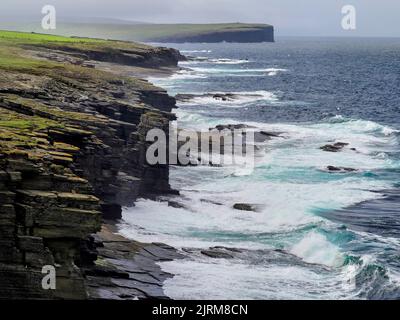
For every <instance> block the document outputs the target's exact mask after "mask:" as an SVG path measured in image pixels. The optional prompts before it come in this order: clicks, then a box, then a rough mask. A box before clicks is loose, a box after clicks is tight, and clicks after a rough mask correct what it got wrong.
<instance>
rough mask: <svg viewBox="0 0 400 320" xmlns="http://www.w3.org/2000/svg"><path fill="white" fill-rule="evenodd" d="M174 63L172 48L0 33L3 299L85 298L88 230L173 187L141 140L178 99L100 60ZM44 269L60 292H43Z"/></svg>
mask: <svg viewBox="0 0 400 320" xmlns="http://www.w3.org/2000/svg"><path fill="white" fill-rule="evenodd" d="M180 58H182V57H181V56H180V54H179V52H177V51H175V50H173V49H166V48H153V47H149V46H144V45H139V44H133V43H126V42H117V41H102V40H92V39H77V38H63V37H53V36H44V35H37V34H24V33H13V32H3V31H0V112H1V113H0V244H1V249H0V298H2V299H5V298H7V299H10V298H11V299H13V298H16V299H21V298H39V299H41V298H45V299H46V298H69V299H86V298H88V297H89V295H88V293H89V291H88V286H87V276H86V275H87V274H90V270H94V269H93V266H95V261H96V259H97V258H98V257H97V252H96V250H95V249H96V248H95V247H96V244H95V238H94V237H93V236H91V235H92V234H94V233H96V232H98V231H100V229H101V226H102V219H103V218H105V219H113V218H118V217H119V216H120V213H121V206H126V205H133V204H134V201H135V199H136V198H137V197H138V196H143V197H153V196H155V195H157V194H160V193H162V194H164V193H170V192H174V191H173V190H171V188H170V186H169V183H168V174H169V171H168V167H167V166H148V165H147V163H146V161H145V151H146V141H145V136H146V133H147V131H148V130H149V129H152V128H161V129H163V130H166V129H167V128H168V124H169V122H170V121H171V120H173V119H175V117H174V115H173V114H172V113H171V109H172V108H173V107H174V105H175V100H174V99H173V98H171V97H169V96H168V95H167V93H166V92H165V91H164V90H162V89H160V88H157V87H154V86H153V85H151V84H150V83H148V82H147V81H145V80H140V79H137V78H133V77H123V76H120V75H117V74H115V73H111V72H106V71H103V70H101V69H102V65H101V62H112V63H116V64H118V65H119V66H121V65H123V66H136V67H142V68H143V67H144V68H146V67H151V68H162V67H176V66H177V62H178V60H179V59H180ZM107 67H108V68H110V65H108V66H107ZM117 67H118V66H117V65H116V68H117ZM118 242H119V240H118V241H116V243H118ZM129 245H132V244H127V246H128V247H129ZM160 248H161V250H163V248H162V246H161V247H160ZM125 249H126V248H125ZM125 249H124V250H125ZM164 249H165V248H164ZM168 249H169V248H166V250H168ZM97 262H98V261H97ZM44 265H53V266H55V267H56V275H57V279H56V283H57V288H56V290H44V289H43V288H42V279H43V277H44V274H42V268H43V266H44ZM88 270H89V272H88ZM97 270H98V269H97ZM94 273H95V274H96V272H94Z"/></svg>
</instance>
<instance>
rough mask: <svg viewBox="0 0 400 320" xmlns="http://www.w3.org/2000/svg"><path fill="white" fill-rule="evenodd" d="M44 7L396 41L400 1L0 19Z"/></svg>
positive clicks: (263, 1)
mask: <svg viewBox="0 0 400 320" xmlns="http://www.w3.org/2000/svg"><path fill="white" fill-rule="evenodd" d="M47 4H50V5H54V6H55V8H56V10H57V17H58V18H60V19H61V18H70V17H75V18H82V19H84V18H86V17H90V18H93V17H102V18H113V19H128V20H134V21H144V22H150V23H179V22H180V23H217V22H257V23H268V24H272V25H274V27H275V30H276V35H277V36H374V37H375V36H377V37H379V36H384V37H400V0H112V1H110V0H1V2H0V19H3V21H5V20H8V19H13V20H14V19H15V20H23V19H27V20H28V19H32V17H35V18H36V17H37V19H38V21H39V20H40V19H41V8H42V7H43V6H44V5H47ZM344 5H353V6H354V7H355V9H356V30H343V29H342V26H341V20H342V18H343V15H342V13H341V9H342V7H343V6H344ZM5 17H7V18H5ZM28 17H29V18H28ZM38 23H39V22H38Z"/></svg>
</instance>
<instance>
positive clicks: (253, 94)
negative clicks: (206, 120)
mask: <svg viewBox="0 0 400 320" xmlns="http://www.w3.org/2000/svg"><path fill="white" fill-rule="evenodd" d="M193 94H194V95H196V93H193ZM218 94H221V95H224V94H227V93H224V92H209V93H208V95H207V96H195V97H194V98H193V99H190V100H189V101H187V102H186V101H185V102H179V104H180V105H185V104H190V105H192V104H198V105H225V106H226V105H230V106H233V107H235V106H236V107H240V106H242V105H244V104H246V105H247V104H249V103H253V102H257V101H268V102H271V103H273V102H277V101H278V100H279V99H278V97H277V95H276V94H275V93H273V92H270V91H265V90H258V91H240V92H229V94H233V95H235V97H234V98H233V99H227V100H221V99H216V98H214V97H213V95H218Z"/></svg>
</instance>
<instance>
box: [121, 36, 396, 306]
mask: <svg viewBox="0 0 400 320" xmlns="http://www.w3.org/2000/svg"><path fill="white" fill-rule="evenodd" d="M170 46H173V47H176V48H178V49H180V50H182V52H183V53H184V54H186V55H190V56H192V57H193V60H191V61H188V62H185V63H182V64H181V66H182V68H184V70H182V71H181V72H178V74H176V75H174V76H172V77H169V78H164V79H153V81H155V82H156V83H157V84H158V85H160V86H164V87H165V88H167V89H168V91H169V93H170V94H172V95H174V94H178V93H193V94H197V95H198V97H196V98H194V99H192V100H191V101H186V102H179V103H178V109H177V110H176V113H177V116H178V125H179V126H181V127H194V128H197V129H199V128H209V127H213V126H215V125H217V124H229V123H236V124H237V123H244V124H248V125H251V126H255V127H258V128H260V129H263V130H267V131H273V132H280V133H281V137H280V138H275V139H272V140H271V141H270V142H269V143H268V144H267V146H266V149H265V153H264V154H263V155H262V157H260V159H258V160H257V164H256V167H255V169H254V172H252V173H251V174H249V175H243V176H240V175H239V176H237V175H235V174H232V173H230V172H229V168H222V169H215V168H208V167H197V168H176V169H173V170H172V174H171V177H172V184H173V185H174V186H175V187H176V188H178V189H180V190H182V195H183V200H182V201H183V202H184V203H185V205H186V207H187V208H188V209H187V211H185V210H183V209H171V208H166V207H165V206H164V204H160V203H155V202H149V201H143V202H142V203H139V204H138V206H137V208H135V217H134V220H133V221H130V220H129V219H130V218H129V217H128V216H127V217H126V220H127V222H128V224H130V225H129V226H128V227H127V229H126V230H125V233H126V234H127V235H133V236H134V237H136V238H138V237H139V238H140V237H142V238H143V240H152V241H154V240H162V241H165V242H169V243H171V244H172V245H174V246H177V247H187V246H190V247H196V248H203V247H208V246H212V245H224V246H231V247H236V248H237V247H239V248H246V250H249V255H248V258H247V260H246V259H244V260H243V258H242V259H237V260H234V261H230V262H227V261H223V259H222V260H221V261H215V260H214V261H212V260H207V259H205V258H204V257H199V256H196V255H195V256H192V257H191V258H189V259H188V260H187V261H184V262H179V263H170V264H166V265H165V266H164V268H165V269H166V270H167V271H169V272H172V273H174V274H176V276H175V278H174V279H172V280H171V281H170V282H167V284H166V288H165V289H166V292H167V294H169V295H170V296H171V297H174V298H196V297H197V298H200V297H204V298H214V297H215V298H238V299H240V298H252V299H279V298H289V299H296V298H307V299H326V298H330V299H352V298H367V299H396V298H400V285H399V284H400V205H399V201H400V190H399V183H400V161H399V160H400V145H399V133H398V130H400V39H318V38H313V39H311V38H310V39H307V38H298V39H279V40H278V41H277V42H276V43H262V44H182V45H174V44H171V45H170ZM216 92H217V93H235V94H237V95H239V98H238V99H236V100H234V101H225V102H221V101H216V100H215V99H213V98H212V97H211V98H210V97H204V96H203V97H202V96H201V95H202V94H205V93H216ZM335 142H346V143H348V144H349V145H348V146H346V147H345V148H344V149H343V150H341V151H340V152H337V153H333V152H326V151H323V150H321V149H320V147H321V146H323V145H325V144H332V143H335ZM329 165H333V166H338V167H347V168H353V169H356V171H354V172H347V173H346V172H345V173H331V172H327V170H326V167H327V166H329ZM204 199H206V200H213V201H214V202H219V203H221V205H219V206H217V205H213V204H212V203H210V202H204ZM235 202H246V203H256V204H260V205H263V206H264V208H265V209H263V210H262V211H261V212H259V213H256V214H254V213H242V212H240V213H239V212H237V210H234V209H232V205H233V203H235ZM132 225H136V227H137V226H139V227H140V228H141V229H137V228H136V227H133V226H132ZM135 228H136V229H135ZM276 249H279V250H283V252H286V253H287V254H288V258H287V259H284V263H283V262H282V260H281V259H278V258H277V257H275V256H274V255H272V256H271V257H270V258H268V259H267V258H265V256H269V254H268V253H266V252H267V251H265V250H276ZM257 250H261V251H257ZM263 250H264V251H263ZM262 252H264V253H262ZM304 263H305V264H304ZM248 270H252V271H248ZM229 275H230V276H229ZM197 279H203V280H202V281H198V280H197ZM233 281H234V283H235V285H232V282H233ZM210 292H213V294H214V296H212V297H210V296H209V293H210Z"/></svg>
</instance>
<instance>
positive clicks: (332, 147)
mask: <svg viewBox="0 0 400 320" xmlns="http://www.w3.org/2000/svg"><path fill="white" fill-rule="evenodd" d="M348 145H349V143H346V142H336V143H335V144H327V145H325V146H322V147H321V148H320V149H321V150H323V151H327V152H339V151H341V150H342V149H343V148H344V147H345V146H348Z"/></svg>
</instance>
